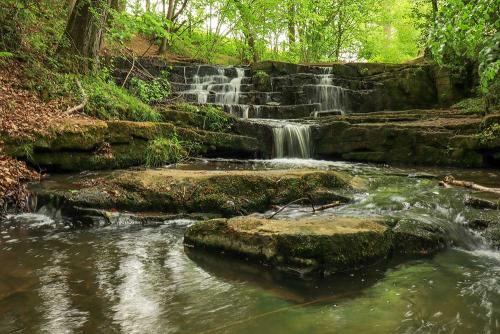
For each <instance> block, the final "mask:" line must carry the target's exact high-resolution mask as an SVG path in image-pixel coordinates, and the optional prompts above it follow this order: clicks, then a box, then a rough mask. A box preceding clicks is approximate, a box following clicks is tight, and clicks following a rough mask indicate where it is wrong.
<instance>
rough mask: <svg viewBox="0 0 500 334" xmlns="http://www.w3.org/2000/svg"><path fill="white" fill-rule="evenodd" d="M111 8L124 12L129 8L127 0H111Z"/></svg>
mask: <svg viewBox="0 0 500 334" xmlns="http://www.w3.org/2000/svg"><path fill="white" fill-rule="evenodd" d="M111 8H112V9H114V10H116V11H117V12H124V11H125V9H126V8H127V0H111Z"/></svg>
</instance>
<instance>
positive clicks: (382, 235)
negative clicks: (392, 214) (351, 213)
mask: <svg viewBox="0 0 500 334" xmlns="http://www.w3.org/2000/svg"><path fill="white" fill-rule="evenodd" d="M184 242H185V244H187V245H189V246H191V247H195V248H209V249H213V250H219V251H224V255H225V256H227V255H230V254H232V255H239V256H242V257H243V258H247V259H252V260H255V261H257V262H261V263H264V264H267V265H270V266H273V267H275V268H277V269H280V270H285V271H294V272H298V273H301V274H307V273H319V274H331V273H335V272H340V271H346V270H352V269H356V268H360V267H362V266H366V265H370V264H373V263H376V262H380V261H382V260H385V259H387V258H388V257H390V256H392V255H395V254H399V255H404V256H419V255H420V256H428V255H431V254H434V253H436V252H437V251H439V250H441V249H443V248H445V247H446V245H447V241H446V235H445V232H444V230H442V229H440V228H439V227H436V226H429V225H427V224H423V223H421V222H418V221H413V220H407V219H391V218H359V217H340V216H329V217H320V218H318V217H316V218H303V219H297V220H271V219H265V218H259V217H255V216H248V217H238V218H232V219H217V220H209V221H204V222H200V223H197V224H195V225H192V226H190V227H189V228H188V229H187V231H186V233H185V238H184Z"/></svg>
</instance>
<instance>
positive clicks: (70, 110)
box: [66, 79, 89, 114]
mask: <svg viewBox="0 0 500 334" xmlns="http://www.w3.org/2000/svg"><path fill="white" fill-rule="evenodd" d="M76 84H77V85H78V88H80V92H81V94H82V103H80V104H79V105H77V106H74V107H73V108H68V110H66V114H72V113H74V112H77V111H80V110H83V108H85V106H86V105H87V103H88V102H89V97H88V95H87V94H86V93H85V90H84V89H83V87H82V84H81V83H80V80H78V79H76Z"/></svg>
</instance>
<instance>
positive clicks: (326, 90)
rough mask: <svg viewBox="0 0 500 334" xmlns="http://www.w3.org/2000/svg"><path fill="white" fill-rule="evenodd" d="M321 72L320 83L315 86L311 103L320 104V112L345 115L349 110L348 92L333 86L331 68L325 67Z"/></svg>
mask: <svg viewBox="0 0 500 334" xmlns="http://www.w3.org/2000/svg"><path fill="white" fill-rule="evenodd" d="M321 71H322V74H320V75H319V77H320V78H319V83H318V84H317V85H315V86H314V94H313V96H312V98H311V99H310V102H311V103H319V104H320V111H338V112H340V113H342V114H344V113H345V112H346V109H347V94H346V90H345V89H344V88H342V87H339V86H335V85H334V84H333V75H332V68H331V67H324V68H322V69H321Z"/></svg>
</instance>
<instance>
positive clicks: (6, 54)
mask: <svg viewBox="0 0 500 334" xmlns="http://www.w3.org/2000/svg"><path fill="white" fill-rule="evenodd" d="M12 57H14V54H13V53H12V52H7V51H0V58H12Z"/></svg>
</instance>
